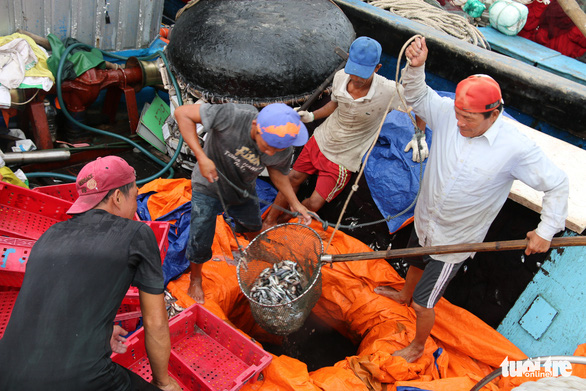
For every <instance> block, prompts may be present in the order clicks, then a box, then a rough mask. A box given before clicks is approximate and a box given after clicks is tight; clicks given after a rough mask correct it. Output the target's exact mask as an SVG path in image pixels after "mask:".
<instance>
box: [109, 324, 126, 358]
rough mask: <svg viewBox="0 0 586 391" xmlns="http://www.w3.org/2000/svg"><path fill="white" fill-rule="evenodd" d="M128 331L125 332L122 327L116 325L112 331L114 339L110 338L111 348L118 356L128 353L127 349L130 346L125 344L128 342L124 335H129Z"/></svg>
mask: <svg viewBox="0 0 586 391" xmlns="http://www.w3.org/2000/svg"><path fill="white" fill-rule="evenodd" d="M127 334H128V331H126V330H124V329H123V328H122V327H120V326H118V325H115V326H114V330H112V337H111V338H110V347H111V348H112V352H114V353H118V354H124V353H126V349H127V348H128V346H126V345H125V344H124V342H126V338H124V337H123V335H127Z"/></svg>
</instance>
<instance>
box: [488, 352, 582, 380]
mask: <svg viewBox="0 0 586 391" xmlns="http://www.w3.org/2000/svg"><path fill="white" fill-rule="evenodd" d="M500 366H501V368H502V371H503V377H509V376H511V377H521V376H524V377H557V376H563V377H567V376H570V375H572V364H571V363H570V362H569V361H565V360H552V359H551V357H548V358H547V359H546V360H545V361H543V360H531V359H528V360H524V361H509V356H507V357H505V359H504V360H503V362H502V363H501V365H500Z"/></svg>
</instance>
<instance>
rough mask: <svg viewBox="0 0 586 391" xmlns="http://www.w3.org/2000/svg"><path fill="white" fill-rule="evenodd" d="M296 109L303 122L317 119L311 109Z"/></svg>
mask: <svg viewBox="0 0 586 391" xmlns="http://www.w3.org/2000/svg"><path fill="white" fill-rule="evenodd" d="M295 111H297V114H299V117H300V118H301V122H303V123H305V124H306V123H308V122H312V121H313V120H314V119H315V116H314V115H313V113H312V112H310V111H305V110H301V111H299V108H296V109H295Z"/></svg>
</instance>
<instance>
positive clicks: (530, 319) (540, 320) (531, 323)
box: [519, 296, 558, 339]
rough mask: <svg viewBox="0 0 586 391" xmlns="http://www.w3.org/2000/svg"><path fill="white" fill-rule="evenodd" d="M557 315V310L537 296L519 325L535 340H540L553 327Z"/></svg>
mask: <svg viewBox="0 0 586 391" xmlns="http://www.w3.org/2000/svg"><path fill="white" fill-rule="evenodd" d="M557 314H558V312H557V310H556V309H555V308H554V307H552V306H551V305H550V304H549V303H548V302H547V300H545V299H544V298H542V297H541V296H537V297H536V298H535V300H533V303H531V306H530V307H529V309H528V310H527V312H525V315H523V316H522V317H521V320H520V321H519V324H520V325H521V327H523V329H525V331H527V332H528V333H529V334H531V336H532V337H533V338H535V339H539V338H541V336H542V335H543V333H545V332H546V331H547V329H548V328H549V326H551V322H552V321H553V319H554V318H555V316H556V315H557Z"/></svg>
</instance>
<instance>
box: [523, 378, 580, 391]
mask: <svg viewBox="0 0 586 391" xmlns="http://www.w3.org/2000/svg"><path fill="white" fill-rule="evenodd" d="M583 390H586V379H582V378H579V377H577V376H568V377H561V376H560V377H544V378H542V379H539V380H537V381H534V382H526V383H523V384H521V385H520V386H519V387H515V388H513V391H583Z"/></svg>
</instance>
